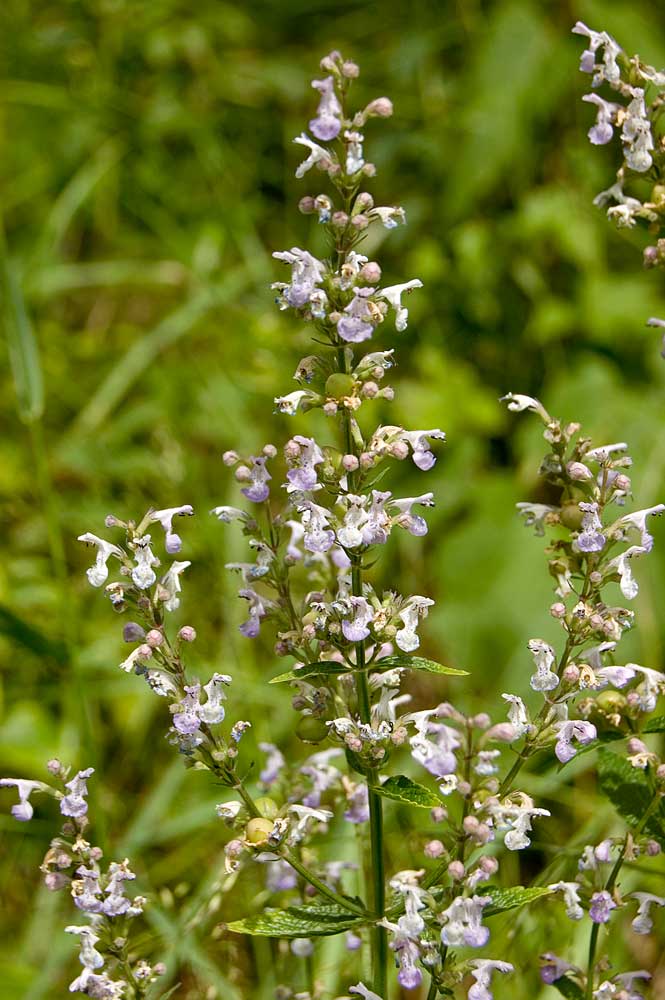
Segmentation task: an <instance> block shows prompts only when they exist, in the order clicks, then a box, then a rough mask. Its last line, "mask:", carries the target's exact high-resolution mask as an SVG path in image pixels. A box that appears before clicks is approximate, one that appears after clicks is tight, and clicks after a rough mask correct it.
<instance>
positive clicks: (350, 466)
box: [342, 455, 360, 472]
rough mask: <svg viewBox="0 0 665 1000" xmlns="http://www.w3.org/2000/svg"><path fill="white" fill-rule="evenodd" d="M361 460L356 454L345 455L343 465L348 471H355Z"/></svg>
mask: <svg viewBox="0 0 665 1000" xmlns="http://www.w3.org/2000/svg"><path fill="white" fill-rule="evenodd" d="M359 465H360V462H359V461H358V459H357V458H356V456H355V455H344V457H343V459H342V467H343V468H344V469H346V471H347V472H355V471H356V469H357V468H358V466H359Z"/></svg>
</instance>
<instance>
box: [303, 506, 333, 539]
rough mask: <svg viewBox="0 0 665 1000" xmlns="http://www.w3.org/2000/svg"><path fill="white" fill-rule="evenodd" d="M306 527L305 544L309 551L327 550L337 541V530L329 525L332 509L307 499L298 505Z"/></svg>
mask: <svg viewBox="0 0 665 1000" xmlns="http://www.w3.org/2000/svg"><path fill="white" fill-rule="evenodd" d="M298 512H299V513H300V514H302V523H303V527H304V529H305V534H304V544H305V548H306V549H307V551H308V552H327V551H328V549H329V548H330V547H331V546H332V545H333V543H334V541H335V532H334V531H331V530H330V529H329V527H328V525H329V524H330V511H329V510H326V508H325V507H320V506H319V505H318V504H315V503H312V501H311V500H308V501H305V502H304V503H302V504H300V506H299V507H298Z"/></svg>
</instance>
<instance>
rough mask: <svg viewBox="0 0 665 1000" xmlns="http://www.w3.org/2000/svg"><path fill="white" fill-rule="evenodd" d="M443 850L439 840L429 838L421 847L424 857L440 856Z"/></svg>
mask: <svg viewBox="0 0 665 1000" xmlns="http://www.w3.org/2000/svg"><path fill="white" fill-rule="evenodd" d="M444 852H445V847H444V846H443V844H442V843H441V841H440V840H430V841H429V842H428V843H427V844H425V847H424V848H423V853H424V855H425V857H426V858H440V857H441V855H442V854H443V853H444Z"/></svg>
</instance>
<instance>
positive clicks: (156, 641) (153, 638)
mask: <svg viewBox="0 0 665 1000" xmlns="http://www.w3.org/2000/svg"><path fill="white" fill-rule="evenodd" d="M145 641H146V642H147V644H148V645H149V646H150V648H151V649H157V647H158V646H161V645H162V643H163V642H164V633H163V632H160V631H159V629H158V628H151V629H150V631H149V632H148V634H147V636H146V637H145Z"/></svg>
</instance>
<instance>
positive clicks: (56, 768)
mask: <svg viewBox="0 0 665 1000" xmlns="http://www.w3.org/2000/svg"><path fill="white" fill-rule="evenodd" d="M61 767H62V764H61V763H60V761H59V760H58V758H57V757H52V758H51V760H50V761H49V762H48V764H47V765H46V770H47V771H48V772H49V774H60V768H61Z"/></svg>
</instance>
